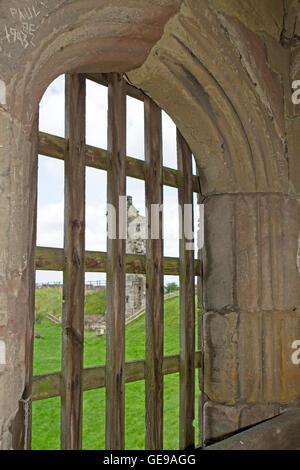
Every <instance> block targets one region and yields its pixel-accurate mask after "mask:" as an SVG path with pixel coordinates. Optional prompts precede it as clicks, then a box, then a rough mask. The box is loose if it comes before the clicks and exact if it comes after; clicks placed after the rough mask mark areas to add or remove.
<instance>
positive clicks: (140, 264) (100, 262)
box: [35, 246, 201, 276]
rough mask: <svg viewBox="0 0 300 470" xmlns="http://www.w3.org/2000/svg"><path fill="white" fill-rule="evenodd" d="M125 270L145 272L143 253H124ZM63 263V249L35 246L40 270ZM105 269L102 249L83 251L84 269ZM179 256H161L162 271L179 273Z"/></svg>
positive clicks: (197, 264) (197, 272)
mask: <svg viewBox="0 0 300 470" xmlns="http://www.w3.org/2000/svg"><path fill="white" fill-rule="evenodd" d="M125 259H126V272H127V273H132V274H145V273H146V258H145V256H144V255H134V254H126V258H125ZM64 265H65V260H64V250H63V249H62V248H50V247H43V246H38V247H37V248H36V258H35V267H36V269H39V270H41V271H43V270H47V271H63V270H64ZM106 270H107V254H106V253H105V252H104V251H86V252H85V271H86V272H95V273H97V272H98V273H105V272H106ZM179 272H180V270H179V258H174V257H171V256H165V257H164V258H163V273H164V274H166V275H176V274H179ZM194 273H195V276H200V275H201V263H200V261H199V260H194Z"/></svg>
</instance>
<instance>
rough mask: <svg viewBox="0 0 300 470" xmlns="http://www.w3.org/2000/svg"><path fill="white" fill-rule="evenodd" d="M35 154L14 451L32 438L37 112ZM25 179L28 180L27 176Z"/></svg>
mask: <svg viewBox="0 0 300 470" xmlns="http://www.w3.org/2000/svg"><path fill="white" fill-rule="evenodd" d="M31 143H32V153H31V159H30V164H29V165H28V168H26V169H27V172H28V174H27V175H26V178H28V181H29V197H28V211H29V213H28V217H29V224H28V227H29V234H28V262H27V270H26V272H25V273H24V274H23V276H24V277H26V278H25V279H24V283H25V284H26V285H27V289H28V314H27V316H26V327H25V384H24V391H23V395H22V398H21V400H20V402H19V410H18V413H17V414H16V418H15V421H14V424H13V429H12V436H13V449H15V450H30V449H31V435H32V429H31V426H32V414H31V413H32V402H31V391H32V375H33V343H34V322H35V313H34V312H35V247H36V221H37V168H38V112H37V114H36V118H35V121H34V123H33V127H32V135H31ZM24 177H25V176H24Z"/></svg>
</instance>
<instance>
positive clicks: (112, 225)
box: [107, 196, 204, 250]
mask: <svg viewBox="0 0 300 470" xmlns="http://www.w3.org/2000/svg"><path fill="white" fill-rule="evenodd" d="M196 208H198V214H199V218H198V224H197V226H196V228H195V229H193V218H194V215H193V214H194V212H193V211H194V206H193V204H184V206H183V207H181V206H180V205H178V210H179V233H178V240H181V239H183V238H184V239H185V242H186V243H185V249H186V250H194V248H195V245H194V241H195V240H197V249H198V250H201V249H202V248H203V244H204V204H197V205H196ZM196 210H197V209H196ZM149 212H150V214H148V211H147V210H146V221H147V223H146V227H145V233H143V239H145V240H148V239H151V240H156V239H159V238H160V234H161V227H162V213H163V204H151V208H150V211H149ZM117 213H118V218H117ZM117 219H118V220H117ZM148 227H149V228H150V233H149V228H148ZM163 232H164V231H163V229H162V238H164V235H163ZM107 236H108V238H109V239H110V240H115V239H123V240H124V239H127V197H126V196H119V207H118V208H117V209H116V208H115V207H114V205H112V204H107ZM138 236H139V237H140V234H139V235H138Z"/></svg>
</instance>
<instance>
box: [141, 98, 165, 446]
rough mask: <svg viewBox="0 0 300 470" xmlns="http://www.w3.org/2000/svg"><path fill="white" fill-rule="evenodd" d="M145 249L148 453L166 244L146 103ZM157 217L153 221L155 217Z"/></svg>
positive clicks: (158, 431) (153, 118)
mask: <svg viewBox="0 0 300 470" xmlns="http://www.w3.org/2000/svg"><path fill="white" fill-rule="evenodd" d="M145 165H146V168H145V169H146V179H145V193H146V213H147V224H148V239H147V245H146V359H145V395H146V416H145V417H146V443H145V444H146V449H150V450H159V449H162V448H163V373H162V364H163V338H164V333H163V332H164V325H163V322H164V315H163V309H164V307H163V242H162V212H161V211H159V212H158V211H156V209H157V208H158V207H160V205H161V204H162V200H163V194H162V124H161V110H160V108H159V107H158V106H157V105H156V104H155V103H154V102H153V101H152V100H150V99H148V98H146V99H145ZM155 213H156V214H159V215H158V217H155V216H154V217H152V215H154V214H155Z"/></svg>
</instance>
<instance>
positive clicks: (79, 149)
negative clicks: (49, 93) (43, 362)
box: [61, 74, 85, 450]
mask: <svg viewBox="0 0 300 470" xmlns="http://www.w3.org/2000/svg"><path fill="white" fill-rule="evenodd" d="M65 133H66V139H67V142H68V145H67V151H66V155H65V233H64V251H65V269H64V273H63V281H64V285H63V316H62V383H63V386H62V393H61V448H62V449H64V450H75V449H81V444H82V368H83V336H84V251H85V154H84V145H85V79H84V77H83V76H82V75H79V74H71V75H66V103H65Z"/></svg>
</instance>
